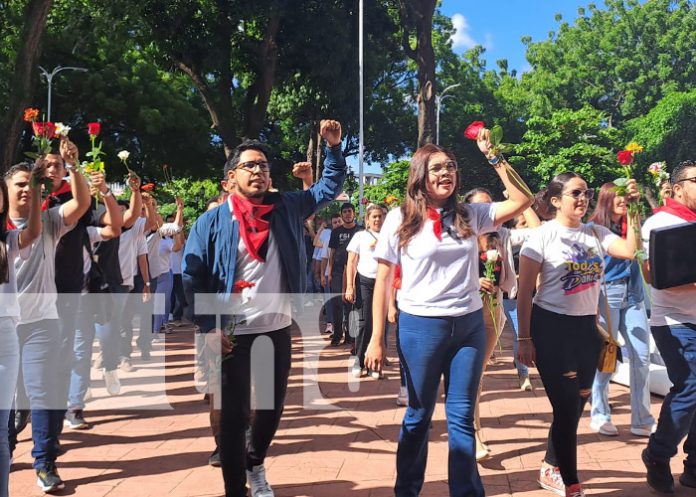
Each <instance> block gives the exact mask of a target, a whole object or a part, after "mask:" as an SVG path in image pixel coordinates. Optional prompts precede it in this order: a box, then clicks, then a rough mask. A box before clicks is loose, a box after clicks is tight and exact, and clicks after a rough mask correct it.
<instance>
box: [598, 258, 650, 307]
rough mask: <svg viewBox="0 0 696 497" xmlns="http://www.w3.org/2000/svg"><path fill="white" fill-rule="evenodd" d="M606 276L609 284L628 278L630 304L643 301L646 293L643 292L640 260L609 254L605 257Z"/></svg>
mask: <svg viewBox="0 0 696 497" xmlns="http://www.w3.org/2000/svg"><path fill="white" fill-rule="evenodd" d="M604 278H605V280H606V282H607V284H609V283H612V282H615V281H619V280H622V279H626V284H627V285H628V292H627V299H628V304H629V305H633V304H636V303H638V302H643V300H644V299H645V294H644V292H643V277H642V275H641V274H640V267H639V266H638V261H636V260H633V261H629V260H626V259H617V258H616V257H611V256H609V255H607V256H605V257H604Z"/></svg>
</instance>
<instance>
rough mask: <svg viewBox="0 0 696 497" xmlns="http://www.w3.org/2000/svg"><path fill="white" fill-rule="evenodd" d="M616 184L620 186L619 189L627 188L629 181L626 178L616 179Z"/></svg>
mask: <svg viewBox="0 0 696 497" xmlns="http://www.w3.org/2000/svg"><path fill="white" fill-rule="evenodd" d="M614 184H615V185H616V186H618V187H622V188H625V187H626V185H627V184H628V179H626V178H616V179H615V180H614Z"/></svg>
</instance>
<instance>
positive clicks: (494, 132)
mask: <svg viewBox="0 0 696 497" xmlns="http://www.w3.org/2000/svg"><path fill="white" fill-rule="evenodd" d="M490 140H491V144H492V145H493V146H494V147H495V146H498V145H500V142H501V141H502V140H503V128H502V127H501V126H500V125H499V124H496V125H495V126H493V127H492V128H491V135H490Z"/></svg>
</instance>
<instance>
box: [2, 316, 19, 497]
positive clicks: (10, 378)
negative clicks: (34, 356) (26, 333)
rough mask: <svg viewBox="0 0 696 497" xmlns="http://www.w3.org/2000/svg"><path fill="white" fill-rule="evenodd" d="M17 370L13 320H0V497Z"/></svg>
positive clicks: (5, 492)
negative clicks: (0, 379)
mask: <svg viewBox="0 0 696 497" xmlns="http://www.w3.org/2000/svg"><path fill="white" fill-rule="evenodd" d="M18 370H19V343H18V342H17V330H16V328H15V320H14V318H7V317H2V318H0V378H2V381H0V497H8V495H9V491H8V484H9V483H8V482H9V479H10V447H9V433H8V430H7V424H8V421H9V417H10V409H11V408H12V398H13V397H14V393H15V385H16V384H17V371H18Z"/></svg>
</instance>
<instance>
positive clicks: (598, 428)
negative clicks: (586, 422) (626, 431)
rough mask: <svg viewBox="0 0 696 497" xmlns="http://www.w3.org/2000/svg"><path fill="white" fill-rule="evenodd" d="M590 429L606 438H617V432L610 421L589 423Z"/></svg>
mask: <svg viewBox="0 0 696 497" xmlns="http://www.w3.org/2000/svg"><path fill="white" fill-rule="evenodd" d="M590 429H591V430H592V431H594V432H596V433H599V434H600V435H605V436H607V437H618V436H619V430H617V429H616V426H614V423H612V422H611V421H601V420H599V421H590Z"/></svg>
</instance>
